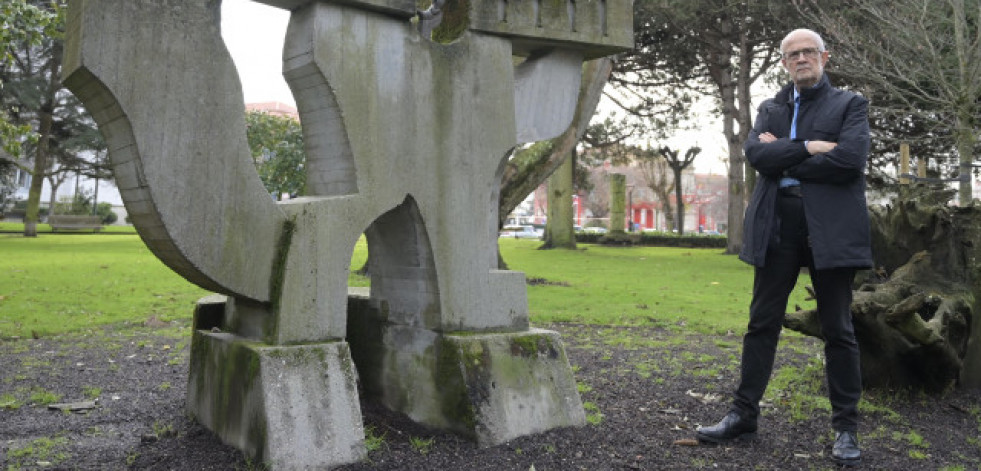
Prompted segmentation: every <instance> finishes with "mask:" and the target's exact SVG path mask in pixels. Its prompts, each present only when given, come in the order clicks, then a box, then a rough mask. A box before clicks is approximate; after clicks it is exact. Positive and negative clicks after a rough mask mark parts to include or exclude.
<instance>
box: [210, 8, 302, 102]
mask: <svg viewBox="0 0 981 471" xmlns="http://www.w3.org/2000/svg"><path fill="white" fill-rule="evenodd" d="M288 21H289V12H288V11H286V10H280V9H278V8H273V7H270V6H267V5H263V4H261V3H256V2H253V1H251V0H224V1H223V2H222V5H221V35H222V37H224V39H225V45H226V46H227V47H228V51H229V52H230V53H231V54H232V59H234V60H235V66H236V67H237V68H238V73H239V77H240V78H241V80H242V91H243V93H244V94H245V102H246V103H261V102H265V101H278V102H282V103H286V104H289V105H294V101H293V95H292V94H290V89H289V87H288V86H287V85H286V81H285V80H284V79H283V62H282V60H283V38H284V37H285V36H286V24H287V22H288Z"/></svg>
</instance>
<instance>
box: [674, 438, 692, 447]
mask: <svg viewBox="0 0 981 471" xmlns="http://www.w3.org/2000/svg"><path fill="white" fill-rule="evenodd" d="M674 444H675V445H678V446H698V440H695V439H694V438H682V439H680V440H675V441H674Z"/></svg>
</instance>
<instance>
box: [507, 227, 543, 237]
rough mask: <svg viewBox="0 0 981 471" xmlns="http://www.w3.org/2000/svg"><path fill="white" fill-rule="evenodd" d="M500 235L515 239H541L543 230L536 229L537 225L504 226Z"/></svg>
mask: <svg viewBox="0 0 981 471" xmlns="http://www.w3.org/2000/svg"><path fill="white" fill-rule="evenodd" d="M499 237H510V238H514V239H541V238H542V232H540V231H538V230H537V229H535V226H531V225H527V226H504V229H501V233H500V234H499Z"/></svg>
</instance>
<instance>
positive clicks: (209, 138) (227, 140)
mask: <svg viewBox="0 0 981 471" xmlns="http://www.w3.org/2000/svg"><path fill="white" fill-rule="evenodd" d="M219 7H220V4H219V3H218V2H206V1H200V0H199V1H187V2H185V1H176V0H171V1H154V2H128V1H113V2H96V1H90V0H73V1H72V2H71V4H70V5H69V11H68V16H69V18H68V28H67V31H66V41H65V44H66V46H65V59H64V61H65V64H64V70H65V76H66V78H65V85H66V86H68V87H69V88H70V89H71V90H72V91H73V92H74V93H75V95H77V96H78V97H79V98H80V99H81V100H82V102H83V103H85V105H86V108H87V109H88V110H89V112H90V113H91V114H92V116H93V117H94V118H95V120H96V122H97V123H98V124H99V129H100V131H101V132H102V133H103V135H104V136H105V138H106V142H107V144H108V145H109V158H110V161H111V162H112V165H113V173H114V175H115V177H116V185H117V186H118V187H119V191H120V193H121V194H122V197H123V201H124V203H125V204H126V211H127V213H129V215H130V217H131V218H132V221H133V224H134V225H135V226H136V228H137V230H138V231H139V233H140V237H142V238H143V240H144V241H145V242H146V244H147V246H148V247H149V248H150V250H152V251H153V253H154V254H155V255H156V256H157V257H159V258H160V259H161V260H162V261H163V262H164V263H166V264H167V265H168V266H170V267H171V268H172V269H174V271H176V272H178V273H179V274H181V275H182V276H184V277H185V278H187V279H188V280H190V281H192V282H194V283H196V284H198V285H200V286H202V287H204V288H205V289H209V290H213V291H218V292H221V293H225V294H229V295H235V296H239V297H245V298H249V299H254V300H258V301H268V300H269V288H270V279H271V275H272V268H273V263H274V258H275V253H276V250H277V247H278V242H279V239H280V237H281V232H282V227H283V223H284V222H285V219H286V218H285V215H284V213H283V212H282V210H280V209H279V208H277V207H276V205H275V204H274V203H273V201H272V199H271V198H269V195H268V194H267V192H266V191H265V189H264V188H263V187H262V184H261V182H260V181H259V180H258V179H257V178H256V172H255V166H254V164H253V163H252V158H251V154H250V153H249V149H248V145H247V143H246V141H245V117H244V114H243V112H242V109H243V108H242V106H243V105H242V91H241V85H240V83H239V81H238V80H237V79H236V71H235V64H234V63H233V62H232V59H231V57H230V56H229V55H228V52H227V50H226V49H225V47H224V44H223V43H222V39H221V32H220V31H219V29H218V22H217V18H218V9H219ZM232 202H234V204H232Z"/></svg>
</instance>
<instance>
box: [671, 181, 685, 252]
mask: <svg viewBox="0 0 981 471" xmlns="http://www.w3.org/2000/svg"><path fill="white" fill-rule="evenodd" d="M682 170H683V169H682V168H679V167H675V166H672V167H671V171H673V172H674V201H675V206H676V209H677V211H678V219H677V221H678V235H679V236H680V235H682V234H684V233H685V200H684V189H683V188H681V186H682V185H681V171H682Z"/></svg>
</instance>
